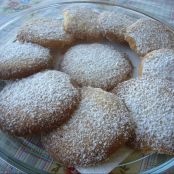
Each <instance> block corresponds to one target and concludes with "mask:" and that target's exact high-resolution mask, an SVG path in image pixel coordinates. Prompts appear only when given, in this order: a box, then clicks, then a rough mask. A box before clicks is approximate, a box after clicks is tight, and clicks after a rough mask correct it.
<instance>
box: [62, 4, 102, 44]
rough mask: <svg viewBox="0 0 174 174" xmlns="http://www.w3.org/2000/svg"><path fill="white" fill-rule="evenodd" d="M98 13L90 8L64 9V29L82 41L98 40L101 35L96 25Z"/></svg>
mask: <svg viewBox="0 0 174 174" xmlns="http://www.w3.org/2000/svg"><path fill="white" fill-rule="evenodd" d="M98 16H99V14H98V13H97V12H96V11H95V10H94V9H90V8H83V7H76V8H71V9H67V10H65V11H64V29H65V31H66V32H68V33H70V34H72V35H73V36H74V37H75V38H77V39H80V40H83V41H98V40H101V39H102V35H101V33H100V30H99V25H98Z"/></svg>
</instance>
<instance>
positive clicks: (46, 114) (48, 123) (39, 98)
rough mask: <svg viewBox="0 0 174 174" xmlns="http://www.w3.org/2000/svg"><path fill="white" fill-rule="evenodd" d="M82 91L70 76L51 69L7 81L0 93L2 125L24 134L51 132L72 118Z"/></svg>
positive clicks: (9, 129)
mask: <svg viewBox="0 0 174 174" xmlns="http://www.w3.org/2000/svg"><path fill="white" fill-rule="evenodd" d="M78 100H79V91H78V90H77V89H76V88H75V87H73V85H72V84H71V82H70V78H69V76H68V75H66V74H64V73H62V72H59V71H55V70H49V71H44V72H40V73H37V74H35V75H33V76H30V77H27V78H25V79H22V80H19V81H15V82H13V83H10V84H8V85H7V86H5V87H4V89H3V90H2V91H1V93H0V111H1V115H0V126H1V128H2V129H3V130H4V131H7V132H9V133H11V134H14V135H18V136H24V135H29V134H30V135H33V134H35V133H40V132H41V131H42V132H43V131H49V130H50V129H52V128H54V127H57V126H58V125H60V124H62V123H63V122H64V121H65V120H66V119H68V118H69V117H70V114H71V112H72V110H73V109H74V108H75V107H76V105H77V104H78Z"/></svg>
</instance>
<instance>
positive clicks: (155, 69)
mask: <svg viewBox="0 0 174 174" xmlns="http://www.w3.org/2000/svg"><path fill="white" fill-rule="evenodd" d="M145 76H155V77H158V78H163V79H168V80H173V81H174V50H173V49H159V50H155V51H152V52H150V53H149V54H147V55H146V56H145V57H144V58H143V63H142V77H145Z"/></svg>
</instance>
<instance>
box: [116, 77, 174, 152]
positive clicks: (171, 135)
mask: <svg viewBox="0 0 174 174" xmlns="http://www.w3.org/2000/svg"><path fill="white" fill-rule="evenodd" d="M113 92H114V93H115V94H116V95H117V96H119V97H120V98H121V99H123V100H124V102H125V104H126V106H127V108H128V109H129V110H130V111H131V116H132V119H133V121H134V124H135V135H136V136H135V137H134V138H135V139H134V143H133V144H134V146H135V148H140V149H143V150H153V151H156V152H158V153H166V154H174V85H173V83H172V82H170V81H167V80H163V79H158V78H152V77H151V78H148V79H145V78H144V79H141V80H136V79H132V80H128V81H125V82H123V83H121V84H119V85H118V86H117V87H116V88H115V89H114V90H113Z"/></svg>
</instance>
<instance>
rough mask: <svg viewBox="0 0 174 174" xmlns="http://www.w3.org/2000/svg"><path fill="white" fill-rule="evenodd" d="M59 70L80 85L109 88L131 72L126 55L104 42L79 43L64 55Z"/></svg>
mask: <svg viewBox="0 0 174 174" xmlns="http://www.w3.org/2000/svg"><path fill="white" fill-rule="evenodd" d="M60 67H61V70H62V71H63V72H65V73H67V74H69V75H70V76H71V78H72V79H73V80H74V81H76V82H77V83H78V84H79V85H80V86H93V87H98V88H102V89H105V90H110V89H112V88H113V87H115V86H116V85H117V84H118V83H119V82H121V81H123V80H125V79H127V78H128V77H129V76H130V75H131V74H132V66H131V64H130V62H129V60H128V59H127V58H126V55H125V54H123V53H121V52H119V51H117V50H115V49H114V47H113V46H110V45H106V44H99V43H93V44H79V45H76V46H74V47H71V48H70V49H69V50H68V51H67V52H66V53H65V55H64V58H63V60H62V62H61V66H60Z"/></svg>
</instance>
